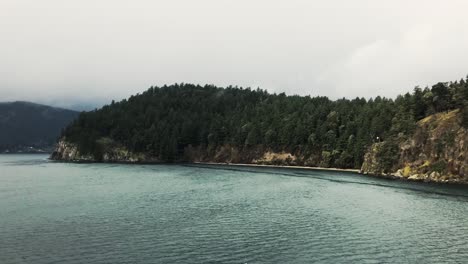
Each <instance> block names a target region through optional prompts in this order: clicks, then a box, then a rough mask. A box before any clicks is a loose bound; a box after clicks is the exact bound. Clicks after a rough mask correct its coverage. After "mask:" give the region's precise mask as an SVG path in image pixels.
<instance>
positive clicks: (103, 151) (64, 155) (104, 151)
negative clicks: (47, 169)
mask: <svg viewBox="0 0 468 264" xmlns="http://www.w3.org/2000/svg"><path fill="white" fill-rule="evenodd" d="M97 145H98V146H99V148H100V151H99V156H98V157H96V156H93V155H89V154H83V153H81V152H80V151H79V148H78V147H77V145H76V144H73V143H70V142H68V141H67V140H66V139H65V138H62V139H61V140H60V141H59V142H58V143H57V145H56V148H55V151H54V152H53V153H52V155H51V157H50V158H51V159H52V160H60V161H68V162H119V163H158V162H160V161H159V160H158V159H157V158H155V157H152V156H151V155H149V154H145V153H133V152H131V151H128V150H127V149H126V148H125V147H122V146H119V145H117V144H115V142H113V141H112V140H110V139H108V138H102V139H101V140H99V141H98V142H97Z"/></svg>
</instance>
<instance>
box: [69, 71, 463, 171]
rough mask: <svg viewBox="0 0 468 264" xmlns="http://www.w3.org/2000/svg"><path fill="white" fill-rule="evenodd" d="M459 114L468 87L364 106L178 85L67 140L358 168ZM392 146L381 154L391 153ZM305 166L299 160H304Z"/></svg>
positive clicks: (95, 114) (447, 86)
mask: <svg viewBox="0 0 468 264" xmlns="http://www.w3.org/2000/svg"><path fill="white" fill-rule="evenodd" d="M456 108H460V109H462V111H463V112H464V113H465V114H464V115H463V116H464V123H465V124H468V84H467V80H464V79H462V80H460V81H457V82H452V83H438V84H436V85H434V86H432V87H431V88H425V89H421V88H415V89H414V91H413V93H407V94H405V95H401V96H398V97H397V98H396V99H394V100H393V99H388V98H382V97H380V96H378V97H376V98H374V99H369V100H366V99H364V98H356V99H353V100H348V99H339V100H335V101H332V100H330V99H328V98H327V97H310V96H286V95H285V94H284V93H281V94H269V93H268V92H266V91H264V90H261V89H256V90H252V89H243V88H237V87H228V88H218V87H215V86H212V85H205V86H199V85H192V84H175V85H171V86H163V87H151V88H149V89H148V90H147V91H145V92H143V93H142V94H137V95H135V96H132V97H130V98H129V99H128V100H123V101H121V102H112V103H111V104H110V105H106V106H104V107H103V108H101V109H99V110H95V111H91V112H84V113H82V114H81V115H80V116H79V117H78V118H77V119H76V120H75V121H74V122H73V123H72V124H71V125H69V126H68V127H67V128H66V129H65V130H64V131H63V133H62V136H64V137H66V139H67V140H68V141H71V142H73V143H76V144H78V146H79V148H80V151H81V152H83V153H90V154H93V155H94V156H95V158H96V159H99V158H100V156H101V155H102V146H101V145H102V144H99V142H103V140H102V139H103V138H106V140H104V141H105V142H109V140H111V141H112V142H115V143H116V144H120V145H122V146H125V147H126V148H128V149H129V150H130V151H133V152H137V153H138V152H139V153H147V154H149V155H152V156H154V157H158V158H160V159H161V160H164V161H169V162H170V161H179V160H183V159H184V150H185V149H186V147H187V146H189V145H192V146H202V147H206V148H210V149H214V148H216V146H221V145H230V146H236V147H238V148H240V149H244V150H246V149H247V150H248V149H250V148H252V149H253V148H258V147H261V148H262V149H264V150H270V151H275V152H280V151H287V152H290V153H293V154H300V155H298V156H301V157H303V159H304V160H306V159H307V158H308V157H318V159H320V160H322V163H321V165H322V166H329V167H340V168H359V167H360V166H361V164H362V162H363V157H364V154H365V152H366V150H367V149H368V147H369V146H370V145H371V144H372V143H373V142H376V141H382V140H386V141H387V142H392V140H396V139H397V138H401V137H405V136H407V135H410V134H411V132H412V131H413V130H414V128H415V126H416V121H417V120H419V119H422V118H424V117H425V116H428V115H431V114H433V113H437V112H441V111H447V110H451V109H456ZM395 146H396V145H395V144H393V145H389V146H388V151H387V152H385V153H384V155H389V163H390V162H392V161H391V160H390V159H391V158H392V153H393V152H394V151H395ZM299 162H300V161H299Z"/></svg>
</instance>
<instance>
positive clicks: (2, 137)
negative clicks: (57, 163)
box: [0, 101, 79, 152]
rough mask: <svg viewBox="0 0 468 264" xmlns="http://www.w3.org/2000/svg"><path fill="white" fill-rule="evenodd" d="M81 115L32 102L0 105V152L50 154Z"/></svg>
mask: <svg viewBox="0 0 468 264" xmlns="http://www.w3.org/2000/svg"><path fill="white" fill-rule="evenodd" d="M78 114H79V112H76V111H72V110H67V109H62V108H55V107H51V106H47V105H41V104H35V103H30V102H19V101H18V102H5V103H0V152H48V151H50V150H51V149H52V148H53V145H54V143H55V141H56V139H57V137H58V136H59V135H60V132H61V130H62V128H64V127H65V126H66V125H67V124H69V123H70V122H71V121H72V120H73V119H75V118H76V117H77V116H78Z"/></svg>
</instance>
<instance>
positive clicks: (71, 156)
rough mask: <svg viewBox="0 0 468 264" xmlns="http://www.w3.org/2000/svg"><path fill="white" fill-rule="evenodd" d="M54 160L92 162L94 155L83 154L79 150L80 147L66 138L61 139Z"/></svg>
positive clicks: (52, 157)
mask: <svg viewBox="0 0 468 264" xmlns="http://www.w3.org/2000/svg"><path fill="white" fill-rule="evenodd" d="M50 158H51V159H52V160H62V161H73V162H91V161H93V160H94V157H92V156H91V155H83V154H81V153H80V152H79V151H78V147H77V146H76V145H75V144H73V143H70V142H67V141H66V140H64V139H62V140H60V141H59V142H58V143H57V145H56V147H55V150H54V152H53V153H52V155H51V156H50Z"/></svg>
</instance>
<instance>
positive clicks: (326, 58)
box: [0, 0, 468, 106]
mask: <svg viewBox="0 0 468 264" xmlns="http://www.w3.org/2000/svg"><path fill="white" fill-rule="evenodd" d="M467 74H468V1H466V0H459V1H457V0H411V1H409V0H385V1H383V0H366V1H365V0H352V1H350V0H342V1H338V0H321V1H314V0H307V1H299V0H283V1H275V0H184V1H182V0H165V1H159V0H148V1H143V0H128V1H122V0H75V1H70V0H40V1H39V0H0V101H11V100H29V101H36V102H42V103H52V104H55V105H60V106H72V105H76V104H81V103H83V102H88V103H91V104H94V103H99V102H107V101H109V100H112V99H121V98H124V97H127V96H129V95H131V94H135V93H137V92H141V91H143V90H146V89H147V88H148V87H149V86H151V85H163V84H172V83H176V82H177V83H181V82H185V83H196V84H205V83H209V84H215V85H219V86H227V85H239V86H244V87H247V86H250V87H255V88H256V87H261V88H264V89H267V90H268V91H271V92H283V91H284V92H286V93H287V94H301V95H326V96H330V97H332V98H338V97H348V98H354V97H356V96H364V97H375V96H377V95H383V96H387V97H395V96H396V95H397V94H399V93H405V92H407V91H411V90H412V89H413V87H414V86H416V85H421V86H426V85H432V84H434V83H435V82H438V81H450V80H457V79H460V78H462V77H465V76H466V75H467Z"/></svg>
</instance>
